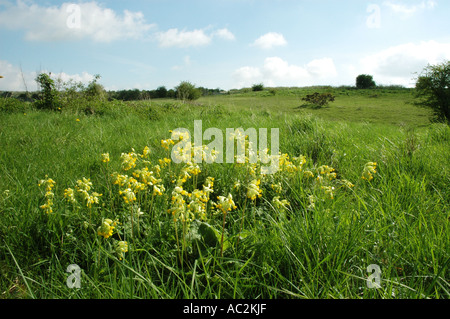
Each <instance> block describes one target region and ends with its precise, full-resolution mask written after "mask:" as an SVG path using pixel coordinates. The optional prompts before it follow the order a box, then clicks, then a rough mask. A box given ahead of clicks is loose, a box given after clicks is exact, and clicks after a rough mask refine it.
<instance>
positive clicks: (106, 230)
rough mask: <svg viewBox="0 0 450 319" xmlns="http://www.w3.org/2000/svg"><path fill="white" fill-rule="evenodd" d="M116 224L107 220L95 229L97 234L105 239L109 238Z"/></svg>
mask: <svg viewBox="0 0 450 319" xmlns="http://www.w3.org/2000/svg"><path fill="white" fill-rule="evenodd" d="M116 224H117V222H114V221H112V220H111V219H109V218H106V219H104V220H103V222H102V224H101V226H99V227H98V228H97V234H98V235H99V236H103V237H105V238H109V237H111V236H112V234H113V232H114V228H115V226H116Z"/></svg>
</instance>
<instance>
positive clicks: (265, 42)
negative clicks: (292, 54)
mask: <svg viewBox="0 0 450 319" xmlns="http://www.w3.org/2000/svg"><path fill="white" fill-rule="evenodd" d="M286 44H287V41H286V39H285V38H284V36H283V35H282V34H281V33H276V32H269V33H266V34H264V35H262V36H260V37H259V38H258V39H256V40H255V42H253V43H252V46H256V47H259V48H261V49H265V50H267V49H271V48H273V47H275V46H284V45H286Z"/></svg>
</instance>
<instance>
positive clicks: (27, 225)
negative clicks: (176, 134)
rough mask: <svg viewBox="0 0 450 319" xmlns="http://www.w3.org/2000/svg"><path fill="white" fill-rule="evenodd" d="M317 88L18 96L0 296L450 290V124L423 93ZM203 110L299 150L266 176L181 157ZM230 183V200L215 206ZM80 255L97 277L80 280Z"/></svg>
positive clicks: (5, 128) (394, 294) (2, 126)
mask: <svg viewBox="0 0 450 319" xmlns="http://www.w3.org/2000/svg"><path fill="white" fill-rule="evenodd" d="M311 90H313V91H314V90H315V89H312V88H309V89H287V88H284V89H283V88H279V89H276V90H272V91H269V90H265V91H263V92H246V93H244V92H239V93H236V94H223V95H216V96H205V97H201V98H200V99H199V100H196V101H195V102H193V103H182V102H179V101H176V100H169V99H165V100H158V99H155V100H148V101H134V102H118V101H114V102H103V103H101V104H98V105H96V106H95V107H94V108H93V109H90V110H89V112H86V108H85V107H84V106H83V105H78V106H76V107H73V108H70V109H62V110H61V111H60V112H49V111H42V110H41V111H39V110H34V109H33V108H32V106H31V105H30V104H20V105H14V107H5V105H6V104H7V103H9V102H7V101H6V100H5V99H4V100H2V102H1V103H2V105H3V107H2V111H1V112H0V145H1V149H0V298H249V299H259V298H321V299H322V298H323V299H325V298H352V299H358V298H408V299H409V298H411V299H415V298H433V299H434V298H439V299H447V298H449V297H450V284H449V268H448V265H449V256H450V247H449V243H450V231H449V218H450V201H449V198H450V187H449V185H450V172H449V167H450V165H449V164H450V152H449V151H448V150H449V145H450V129H449V127H448V125H445V124H437V123H431V122H430V120H429V118H430V115H431V114H430V112H429V111H428V110H426V109H422V108H418V107H416V106H414V105H413V104H412V102H413V95H412V92H411V90H407V89H397V90H394V89H384V90H381V89H377V90H367V91H366V90H361V91H359V90H346V89H339V88H321V89H320V90H322V91H324V92H325V91H326V92H328V91H330V92H332V93H333V94H335V95H336V101H335V102H332V103H330V104H329V105H328V106H325V107H323V108H312V107H310V106H306V105H304V102H303V101H302V100H301V98H302V97H303V96H304V95H305V94H306V93H308V92H310V91H311ZM8 105H9V104H8ZM195 120H202V125H203V130H205V129H207V128H219V129H221V130H222V131H223V132H225V130H226V128H238V127H242V128H244V129H247V128H268V129H269V130H270V129H271V128H279V132H280V137H279V142H280V152H281V154H283V158H285V159H286V161H285V162H283V165H281V167H280V170H279V171H278V172H277V173H276V174H274V175H265V176H262V175H260V174H259V170H258V169H257V168H258V166H257V165H256V166H253V165H251V164H248V163H246V164H219V163H214V164H208V163H205V162H203V163H200V164H199V167H198V168H195V167H193V165H191V166H190V165H185V164H183V163H182V164H176V163H173V162H172V163H164V158H170V155H169V154H170V153H169V151H168V150H166V149H164V148H163V147H162V145H161V140H166V139H169V138H170V137H171V135H170V132H169V131H170V130H174V129H176V128H187V129H189V130H190V131H191V132H193V127H194V121H195ZM203 142H204V144H208V143H209V141H203ZM146 146H147V147H148V149H149V151H150V152H149V154H147V153H146V151H144V150H145V147H146ZM105 153H108V154H109V158H110V161H109V162H103V161H102V158H103V157H102V154H105ZM122 154H125V155H123V156H122ZM284 154H285V155H284ZM300 155H303V156H304V157H305V159H306V162H305V163H303V162H302V161H301V158H297V157H299V156H300ZM159 160H161V162H160V161H159ZM368 163H376V165H375V166H376V170H375V171H376V172H373V171H372V172H371V168H374V167H373V166H374V165H367V164H368ZM127 164H128V167H127ZM156 165H160V166H159V167H157V166H156ZM149 172H152V173H151V174H150V173H149ZM46 176H47V179H52V180H53V182H52V181H48V182H47V183H45V182H43V181H42V180H45V179H46ZM150 176H151V178H154V180H153V179H151V178H150ZM363 176H365V177H368V178H366V179H363V178H362V177H363ZM370 176H371V177H370ZM211 177H212V178H214V180H213V184H212V183H210V184H208V183H209V182H211V181H212V179H211ZM83 178H86V179H90V182H91V183H92V184H91V185H88V184H87V182H86V180H85V181H83ZM149 180H150V181H149ZM40 181H41V182H40ZM78 181H79V182H78ZM257 181H259V182H257ZM39 183H40V184H41V185H40V186H39V185H38V184H39ZM154 186H156V187H158V189H159V190H161V193H158V192H155V188H154ZM177 186H178V187H180V186H181V187H182V189H183V192H180V188H178V189H177V188H176V187H177ZM203 186H207V187H209V188H207V189H211V190H212V192H209V191H208V192H207V191H205V188H204V187H203ZM46 187H48V189H46ZM69 188H70V189H72V190H73V191H74V194H75V198H73V201H71V197H70V196H69V195H67V194H68V192H67V191H66V190H67V189H69ZM250 189H252V190H255V189H256V190H257V191H258V192H259V193H257V196H256V197H255V198H252V197H251V196H250V195H249V194H250V193H249V190H250ZM129 190H131V191H132V192H133V194H134V195H135V196H136V197H135V199H133V198H132V196H131V197H130V196H128V195H130V193H129ZM96 193H98V194H101V196H100V195H97V194H96ZM64 194H66V196H65V195H64ZM229 194H231V195H232V198H233V201H234V205H235V207H233V205H232V207H231V208H230V209H231V211H224V207H226V202H225V201H224V202H222V206H220V205H219V206H216V205H215V204H219V203H221V200H224V198H221V197H219V198H218V196H224V197H227V196H228V195H229ZM258 195H260V196H258ZM95 198H97V199H98V203H97V202H95ZM89 200H90V201H92V202H91V203H90V204H89ZM178 200H179V201H178ZM283 200H286V201H287V202H288V203H289V204H286V202H283ZM183 201H184V202H183ZM46 204H47V205H48V206H45V205H46ZM188 205H189V206H188ZM50 208H51V212H50ZM105 219H110V220H111V221H112V222H114V221H117V223H116V224H114V227H115V228H114V229H111V228H108V227H109V226H108V222H109V221H108V220H106V222H107V223H106V225H103V227H100V226H101V225H102V222H104V221H105ZM110 226H112V224H110ZM109 231H112V233H111V236H104V234H105V232H106V233H108V232H109ZM102 234H103V235H102ZM105 237H106V238H105ZM124 242H126V245H127V248H128V249H124V247H125V246H124ZM71 264H76V265H78V266H79V268H80V269H81V273H80V281H79V283H80V288H70V287H68V285H67V278H68V277H69V275H70V274H71V273H69V272H67V271H66V270H67V267H68V266H69V265H71ZM369 265H378V266H379V267H380V269H381V274H380V276H379V278H380V287H379V288H377V289H374V288H372V289H371V288H369V287H368V285H367V282H368V281H367V280H368V279H369V276H371V275H372V273H371V272H368V270H367V267H368V266H369ZM371 278H373V277H371Z"/></svg>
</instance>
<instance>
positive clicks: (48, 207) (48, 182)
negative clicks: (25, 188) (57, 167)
mask: <svg viewBox="0 0 450 319" xmlns="http://www.w3.org/2000/svg"><path fill="white" fill-rule="evenodd" d="M55 184H56V182H55V181H54V180H53V179H51V178H48V176H47V175H45V179H41V180H40V181H39V183H38V186H39V187H41V186H45V195H44V196H45V200H46V203H45V204H43V205H41V206H40V208H41V209H42V210H43V211H44V212H45V213H46V214H50V213H52V212H53V208H52V207H53V198H54V196H55V194H54V193H53V192H52V189H53V187H54V186H55Z"/></svg>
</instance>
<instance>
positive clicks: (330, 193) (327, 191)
mask: <svg viewBox="0 0 450 319" xmlns="http://www.w3.org/2000/svg"><path fill="white" fill-rule="evenodd" d="M322 189H324V190H325V194H326V195H328V196H330V198H331V199H333V198H334V194H333V191H334V187H333V186H322Z"/></svg>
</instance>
